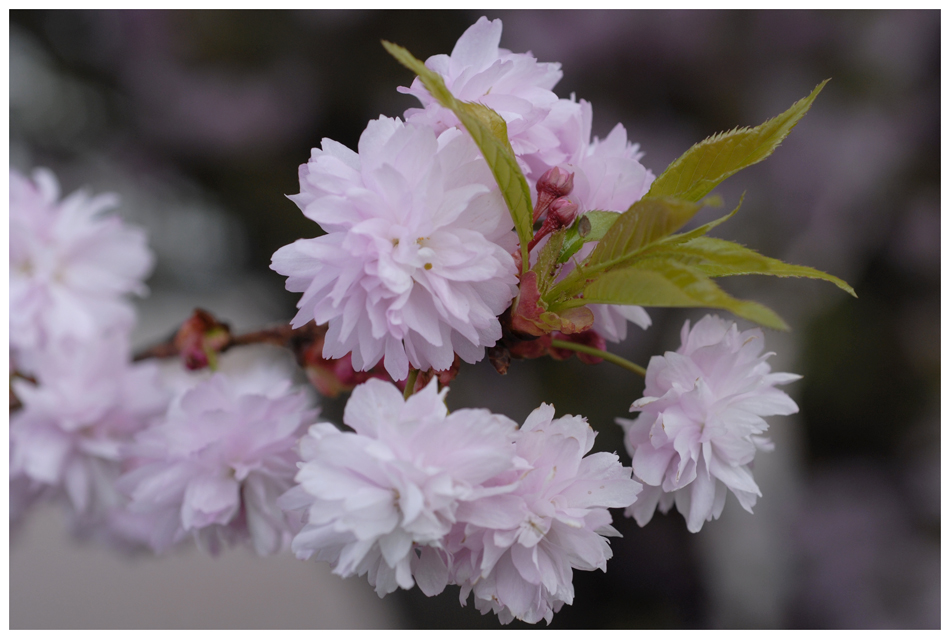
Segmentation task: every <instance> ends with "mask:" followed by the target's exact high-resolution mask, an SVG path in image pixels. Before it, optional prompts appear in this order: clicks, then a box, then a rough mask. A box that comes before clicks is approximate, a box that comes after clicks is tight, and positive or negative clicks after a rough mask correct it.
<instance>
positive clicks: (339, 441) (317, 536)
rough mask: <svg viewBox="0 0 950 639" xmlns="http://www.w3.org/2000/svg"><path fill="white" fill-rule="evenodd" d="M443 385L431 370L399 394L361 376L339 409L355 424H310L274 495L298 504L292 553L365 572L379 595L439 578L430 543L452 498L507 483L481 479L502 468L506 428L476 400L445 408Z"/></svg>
mask: <svg viewBox="0 0 950 639" xmlns="http://www.w3.org/2000/svg"><path fill="white" fill-rule="evenodd" d="M446 391H447V389H443V390H442V392H441V393H440V392H438V391H437V390H436V380H435V379H433V380H432V382H430V384H429V385H428V386H426V387H425V388H423V389H422V390H421V391H419V392H417V393H416V394H414V395H412V396H411V397H410V398H409V399H408V400H405V401H404V400H403V397H402V393H400V392H399V390H398V389H397V388H396V387H395V386H393V385H392V384H389V383H387V382H383V381H381V380H378V379H370V380H369V381H367V382H366V383H364V384H361V385H360V386H357V387H356V389H355V390H354V391H353V394H352V396H351V397H350V400H349V402H348V403H347V405H346V410H345V412H344V415H343V422H344V423H345V424H346V425H348V426H350V427H351V428H353V430H354V431H355V432H341V431H340V430H339V429H337V428H336V427H335V426H333V425H332V424H317V425H315V426H313V427H312V428H311V429H310V432H309V433H308V434H307V436H306V437H304V438H303V440H302V441H301V443H300V451H301V456H302V457H303V459H304V461H303V462H302V463H301V464H300V472H299V473H298V474H297V478H296V480H297V482H298V483H299V486H296V487H294V488H293V489H292V490H291V491H289V492H288V493H287V494H286V495H284V496H283V497H281V499H280V502H279V503H280V504H281V506H282V507H284V508H286V509H290V510H303V511H304V513H305V521H306V522H307V523H306V525H305V526H304V527H303V529H302V530H301V531H300V533H299V534H297V536H296V537H295V538H294V540H293V545H292V549H293V550H294V551H295V552H296V553H297V556H298V557H300V558H302V559H306V558H308V557H310V556H315V557H316V558H317V559H318V560H321V561H326V562H329V563H330V564H332V565H333V572H334V573H335V574H338V575H340V576H342V577H348V576H350V575H354V574H356V575H363V574H367V575H368V578H369V582H370V583H371V584H372V585H373V586H374V587H375V588H376V592H377V593H378V594H379V596H380V597H382V596H383V595H385V594H388V593H390V592H393V591H394V590H396V589H397V588H405V589H408V588H411V587H412V586H413V584H414V583H415V580H418V581H419V585H420V586H421V587H422V588H423V590H424V591H426V592H427V593H432V592H437V591H439V590H441V589H442V588H443V587H444V586H445V581H446V577H447V574H446V566H445V563H444V562H443V561H442V560H441V559H440V557H439V556H438V555H437V554H436V552H435V551H436V550H438V549H441V547H442V539H443V538H444V537H445V535H446V534H447V533H448V532H449V531H450V529H451V527H452V525H453V524H454V523H455V521H456V520H457V517H456V513H457V512H458V510H459V509H460V507H461V505H462V504H464V503H465V502H466V501H468V500H471V499H476V498H478V497H480V496H482V495H484V494H490V493H491V492H497V491H498V490H510V487H505V486H503V487H501V488H493V489H485V488H482V487H481V484H482V483H483V482H485V481H486V480H488V479H490V478H492V477H494V476H495V475H498V474H499V473H502V472H504V471H506V470H508V469H509V468H511V465H512V460H513V457H514V452H515V451H514V443H513V439H514V436H515V427H516V424H515V423H514V422H512V421H511V420H509V419H507V418H505V417H502V416H500V415H493V414H492V413H490V412H489V411H487V410H484V409H462V410H456V411H454V412H452V413H451V414H448V410H447V409H446V407H445V403H444V398H445V393H446ZM417 550H418V551H420V552H421V557H420V556H417V554H416V551H417ZM414 577H415V580H414Z"/></svg>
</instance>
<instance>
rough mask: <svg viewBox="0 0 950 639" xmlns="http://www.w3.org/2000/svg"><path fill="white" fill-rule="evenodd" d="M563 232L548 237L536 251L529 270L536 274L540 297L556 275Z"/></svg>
mask: <svg viewBox="0 0 950 639" xmlns="http://www.w3.org/2000/svg"><path fill="white" fill-rule="evenodd" d="M565 232H566V231H565V229H561V230H559V231H555V232H554V233H552V234H551V235H550V236H549V237H548V241H547V242H546V243H545V244H544V246H542V247H541V250H540V251H538V260H537V262H535V264H534V266H533V267H532V268H531V270H532V271H534V272H535V273H537V274H538V290H539V291H540V292H541V294H542V295H544V293H545V292H546V291H547V290H548V289H549V288H550V287H551V284H552V283H553V282H554V277H555V275H557V264H558V262H557V258H558V255H560V254H561V247H562V246H563V244H564V235H565Z"/></svg>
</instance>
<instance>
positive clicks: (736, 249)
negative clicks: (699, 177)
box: [657, 237, 857, 297]
mask: <svg viewBox="0 0 950 639" xmlns="http://www.w3.org/2000/svg"><path fill="white" fill-rule="evenodd" d="M661 255H663V256H664V257H667V256H668V257H669V258H670V259H674V260H676V261H678V262H680V263H686V262H688V263H689V264H690V266H691V267H692V268H695V269H696V270H698V271H700V272H701V273H703V274H704V275H708V276H709V277H723V276H726V275H774V276H776V277H809V278H812V279H816V280H825V281H826V282H831V283H832V284H834V285H835V286H837V287H838V288H840V289H841V290H843V291H845V292H847V293H849V294H851V295H854V296H855V297H857V295H855V293H854V289H853V288H851V287H850V286H849V285H848V283H847V282H845V281H844V280H842V279H839V278H837V277H835V276H833V275H828V274H827V273H824V272H822V271H819V270H818V269H814V268H811V267H808V266H798V265H795V264H786V263H785V262H782V261H781V260H776V259H774V258H771V257H766V256H764V255H762V254H760V253H757V252H755V251H753V250H752V249H749V248H746V247H744V246H742V245H741V244H736V243H735V242H729V241H728V240H721V239H719V238H715V237H695V238H693V239H691V240H688V241H687V242H684V243H682V244H679V245H677V246H675V247H671V249H670V251H669V252H664V253H662V254H661ZM659 256H660V255H658V256H657V257H659Z"/></svg>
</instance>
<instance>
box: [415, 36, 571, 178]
mask: <svg viewBox="0 0 950 639" xmlns="http://www.w3.org/2000/svg"><path fill="white" fill-rule="evenodd" d="M501 31H502V24H501V20H488V19H487V18H485V17H482V18H479V20H478V22H476V23H475V24H473V25H472V26H471V27H469V28H468V29H467V30H466V31H465V33H463V34H462V36H461V37H460V38H459V39H458V42H456V44H455V47H454V48H453V49H452V53H451V55H445V54H439V55H434V56H432V57H430V58H429V59H428V60H426V63H425V64H426V66H427V67H428V68H429V69H430V70H432V71H435V72H436V73H438V74H439V75H440V76H442V79H443V81H444V82H445V85H446V88H448V90H449V91H450V92H451V93H452V95H453V96H455V97H456V98H457V99H459V100H463V101H466V102H479V103H481V104H484V105H485V106H487V107H489V108H490V109H492V110H494V111H495V112H496V113H498V115H500V116H501V117H502V118H503V119H504V120H505V123H506V125H507V128H508V137H509V140H510V142H511V146H512V150H513V151H514V152H515V155H516V156H518V157H519V159H521V161H522V166H523V168H524V169H527V171H526V172H527V173H528V177H529V179H530V178H531V177H534V179H537V177H538V176H540V173H538V174H537V175H534V173H533V172H532V170H531V168H532V166H543V165H547V166H553V165H555V164H557V163H559V162H561V161H564V160H565V159H567V155H566V153H565V152H564V150H563V149H562V146H563V144H562V140H561V137H560V136H559V135H558V133H559V130H560V128H561V126H563V124H562V122H561V121H562V120H566V118H565V117H564V116H562V115H561V114H560V111H561V110H560V109H559V108H558V107H559V100H558V97H557V95H556V94H555V93H554V92H553V91H552V89H553V88H554V85H555V84H557V83H558V81H560V79H561V77H562V75H563V74H562V73H561V65H560V64H559V63H556V62H549V63H543V62H538V61H537V59H535V57H534V56H533V55H531V53H512V52H511V51H509V50H507V49H502V48H500V47H499V46H498V45H499V43H500V42H501ZM398 90H399V91H400V92H402V93H408V94H410V95H413V96H415V97H416V98H418V99H419V101H420V102H421V103H422V105H423V108H421V109H418V108H412V109H408V110H407V111H406V113H405V118H406V121H407V122H411V123H414V124H421V125H424V126H428V127H430V128H432V129H433V130H434V131H436V132H437V133H441V132H442V131H445V130H446V129H449V128H461V123H460V122H459V120H458V118H457V117H456V116H455V114H454V113H452V111H451V110H449V109H447V108H445V107H443V106H441V105H440V104H439V103H438V102H436V100H435V99H434V98H433V97H432V96H431V95H430V94H429V92H428V91H427V90H426V89H425V87H424V86H423V85H422V81H421V80H420V79H419V78H416V79H415V80H414V81H413V83H412V85H411V86H410V87H408V88H407V87H399V89H398ZM542 172H543V170H542Z"/></svg>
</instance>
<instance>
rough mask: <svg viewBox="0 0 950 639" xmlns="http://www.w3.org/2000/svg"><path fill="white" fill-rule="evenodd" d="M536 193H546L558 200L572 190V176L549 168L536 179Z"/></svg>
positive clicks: (554, 168)
mask: <svg viewBox="0 0 950 639" xmlns="http://www.w3.org/2000/svg"><path fill="white" fill-rule="evenodd" d="M537 189H538V193H539V194H541V193H547V194H550V195H553V196H554V197H556V198H558V197H561V196H562V195H567V194H568V193H570V192H571V191H573V190H574V174H573V173H568V172H567V171H562V170H561V169H559V168H558V167H556V166H555V167H551V168H550V169H548V170H547V171H545V172H544V175H542V176H541V177H540V178H538V186H537Z"/></svg>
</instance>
